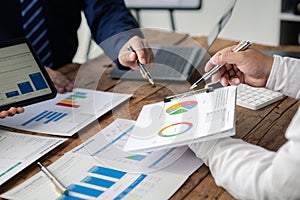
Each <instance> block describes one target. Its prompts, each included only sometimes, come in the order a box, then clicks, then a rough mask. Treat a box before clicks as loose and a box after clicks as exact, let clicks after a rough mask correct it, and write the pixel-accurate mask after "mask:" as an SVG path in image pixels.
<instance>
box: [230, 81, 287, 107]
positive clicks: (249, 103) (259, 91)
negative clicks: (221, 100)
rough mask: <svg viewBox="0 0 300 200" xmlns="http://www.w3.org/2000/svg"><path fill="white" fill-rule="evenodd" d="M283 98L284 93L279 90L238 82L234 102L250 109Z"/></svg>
mask: <svg viewBox="0 0 300 200" xmlns="http://www.w3.org/2000/svg"><path fill="white" fill-rule="evenodd" d="M283 98H284V95H283V94H282V93H280V92H276V91H273V90H269V89H267V88H262V87H260V88H257V87H251V86H249V85H246V84H239V85H238V87H237V99H236V104H237V105H239V106H242V107H245V108H249V109H251V110H258V109H261V108H263V107H265V106H268V105H270V104H272V103H274V102H276V101H279V100H280V99H283Z"/></svg>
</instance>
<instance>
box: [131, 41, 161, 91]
mask: <svg viewBox="0 0 300 200" xmlns="http://www.w3.org/2000/svg"><path fill="white" fill-rule="evenodd" d="M128 51H130V52H133V53H135V50H134V49H133V48H132V47H131V46H129V47H128ZM136 63H137V64H138V66H139V68H140V69H141V71H142V73H143V74H144V75H145V76H146V77H147V78H148V80H149V82H150V83H151V85H153V86H155V84H154V81H153V79H152V77H151V75H150V73H149V72H148V70H147V69H146V68H145V67H144V65H143V64H142V63H140V61H139V60H136Z"/></svg>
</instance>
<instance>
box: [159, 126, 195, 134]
mask: <svg viewBox="0 0 300 200" xmlns="http://www.w3.org/2000/svg"><path fill="white" fill-rule="evenodd" d="M192 127H193V124H192V123H190V122H178V123H175V124H171V125H168V126H166V127H164V128H162V129H160V130H159V131H158V135H159V136H161V137H173V136H176V135H180V134H183V133H186V132H188V131H189V130H190V129H191V128H192Z"/></svg>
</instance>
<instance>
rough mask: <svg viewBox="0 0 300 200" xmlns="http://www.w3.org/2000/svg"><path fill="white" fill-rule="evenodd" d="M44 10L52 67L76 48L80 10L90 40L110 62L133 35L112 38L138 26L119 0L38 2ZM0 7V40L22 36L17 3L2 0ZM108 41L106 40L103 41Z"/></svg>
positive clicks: (65, 61) (69, 57) (68, 59)
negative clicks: (85, 20) (89, 30)
mask: <svg viewBox="0 0 300 200" xmlns="http://www.w3.org/2000/svg"><path fill="white" fill-rule="evenodd" d="M42 1H43V3H44V7H45V11H46V12H45V13H46V20H47V26H48V37H49V41H50V45H51V49H52V56H53V63H54V67H53V68H58V67H61V66H63V65H65V64H68V63H71V62H72V58H73V57H74V55H75V53H76V50H77V47H78V39H77V29H78V28H79V26H80V22H81V11H84V13H85V15H86V18H87V21H88V24H89V26H90V29H91V32H92V37H93V39H94V40H95V41H96V42H97V43H98V44H99V45H100V46H101V47H102V48H103V49H104V51H105V53H106V54H107V55H108V56H109V57H110V58H111V59H112V60H114V61H117V56H118V52H119V50H120V48H121V47H122V46H123V45H124V44H125V43H126V42H127V41H128V39H129V38H131V37H132V36H133V35H139V36H142V34H141V33H140V31H138V30H136V31H131V32H129V33H126V34H121V35H119V36H120V37H116V36H115V37H112V38H111V36H113V35H116V34H118V33H122V32H123V31H126V30H131V29H134V28H138V27H139V26H138V23H137V22H136V20H135V19H134V17H133V16H132V15H131V14H130V11H129V10H128V9H127V8H126V7H125V4H124V1H123V0H42ZM2 2H3V3H2V5H1V7H0V40H1V41H2V40H8V39H14V38H18V37H24V31H23V28H22V18H21V8H20V3H19V0H9V1H5V0H2ZM108 38H110V39H108ZM107 39H108V40H107Z"/></svg>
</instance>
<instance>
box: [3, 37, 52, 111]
mask: <svg viewBox="0 0 300 200" xmlns="http://www.w3.org/2000/svg"><path fill="white" fill-rule="evenodd" d="M56 94H57V91H56V89H55V86H54V84H53V83H52V81H51V79H50V77H49V75H48V73H47V72H46V70H45V67H44V66H43V64H42V63H41V61H40V60H39V58H38V56H37V54H36V52H35V51H34V49H33V47H32V45H31V43H30V42H29V40H28V39H26V38H18V39H14V40H10V41H4V42H0V111H2V110H7V109H9V108H10V107H19V106H26V105H30V104H33V103H37V102H40V101H44V100H48V99H51V98H54V97H55V96H56Z"/></svg>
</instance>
